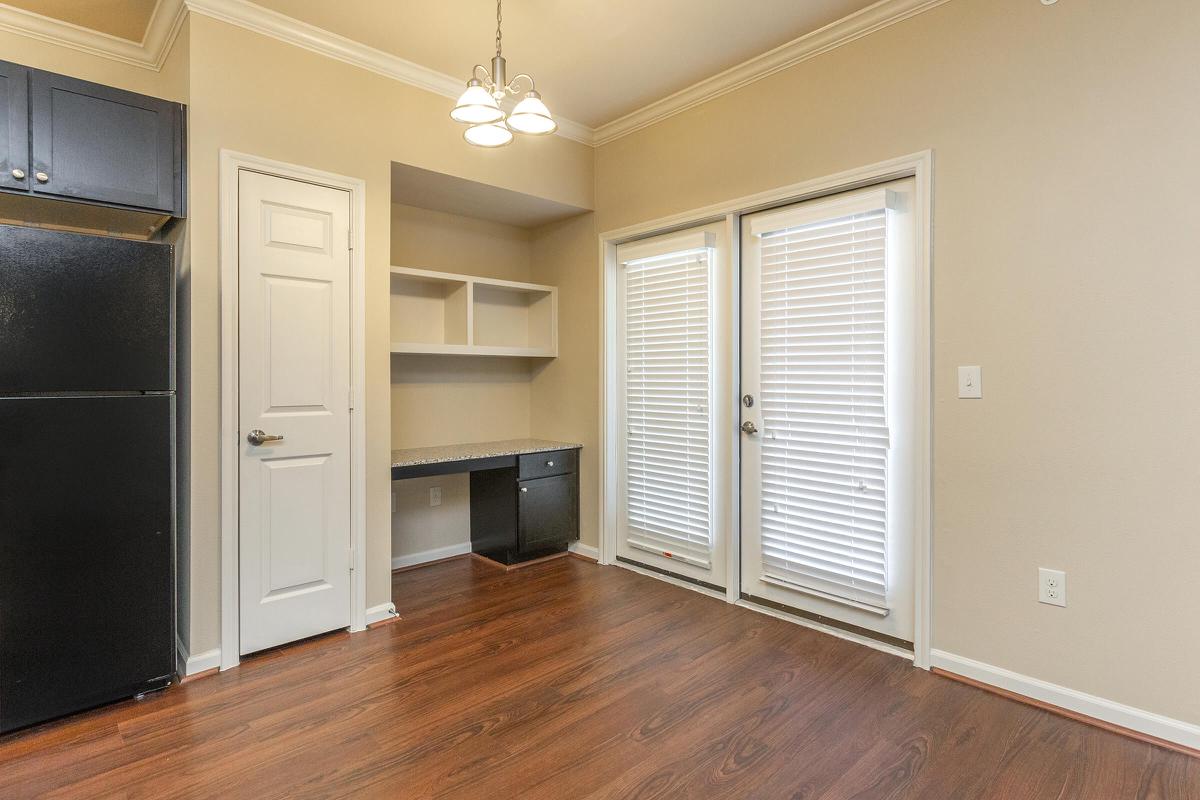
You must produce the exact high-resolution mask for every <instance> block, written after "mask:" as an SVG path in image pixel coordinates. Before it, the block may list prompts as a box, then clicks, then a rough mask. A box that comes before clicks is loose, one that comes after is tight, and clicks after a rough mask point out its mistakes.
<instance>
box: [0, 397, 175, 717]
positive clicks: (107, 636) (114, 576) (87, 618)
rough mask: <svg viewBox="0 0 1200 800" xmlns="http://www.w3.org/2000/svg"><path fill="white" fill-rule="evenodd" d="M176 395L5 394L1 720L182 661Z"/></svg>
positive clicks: (117, 695) (93, 695)
mask: <svg viewBox="0 0 1200 800" xmlns="http://www.w3.org/2000/svg"><path fill="white" fill-rule="evenodd" d="M173 404H174V398H173V397H170V396H153V397H148V396H127V397H88V398H19V399H14V398H4V399H0V443H3V444H2V446H0V730H12V729H13V728H18V727H22V726H25V725H30V724H32V723H35V722H39V721H41V720H46V719H50V718H52V717H56V716H60V715H62V714H66V713H70V712H72V711H78V710H81V709H84V708H88V707H90V706H94V705H97V704H100V703H104V702H108V701H111V700H118V699H121V698H125V697H129V696H131V695H132V694H135V693H137V692H139V691H142V690H144V689H146V688H151V687H152V686H155V685H161V684H162V683H163V680H162V679H165V678H166V677H168V676H170V675H171V673H172V672H174V664H175V658H174V652H175V634H174V620H175V612H174V597H175V593H174V543H173V539H174V537H173V529H174V526H173V517H174V512H173V498H172V475H173V469H172V456H171V450H172V446H171V442H172V437H171V431H172V428H173V421H172V417H173Z"/></svg>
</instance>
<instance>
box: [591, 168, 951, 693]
mask: <svg viewBox="0 0 1200 800" xmlns="http://www.w3.org/2000/svg"><path fill="white" fill-rule="evenodd" d="M910 177H911V178H915V179H916V183H917V188H916V198H917V206H918V207H917V208H916V209H915V211H916V213H917V273H918V274H917V282H918V287H917V303H918V308H917V316H918V324H919V326H920V328H921V331H920V338H921V339H922V340H923V341H925V342H927V343H928V346H927V347H925V348H923V349H921V350H920V351H919V354H920V357H921V363H919V364H918V365H917V368H916V379H917V382H918V385H923V386H926V387H928V389H929V391H928V392H927V393H926V394H925V397H924V400H925V402H924V404H923V408H919V409H918V415H917V417H918V419H917V423H916V427H915V430H914V439H915V440H916V442H917V448H916V449H917V453H916V460H917V462H918V464H919V465H920V467H919V468H918V469H917V470H916V476H915V478H914V483H915V484H916V491H917V501H916V503H915V512H914V520H913V532H914V537H915V538H914V541H913V563H914V575H913V600H914V604H915V609H914V612H915V613H914V615H913V665H914V666H917V667H920V668H922V669H928V668H929V666H930V664H929V658H930V650H931V649H932V631H933V607H932V595H933V582H932V581H933V575H932V568H933V550H932V539H933V527H932V526H933V503H932V446H933V438H932V431H933V427H932V413H933V403H932V397H933V385H932V364H931V362H932V353H933V340H932V338H931V337H930V325H931V323H932V318H931V316H930V311H931V306H932V304H931V292H932V285H931V283H930V274H931V273H930V270H931V265H932V246H933V241H932V233H933V225H932V216H931V215H932V210H933V202H932V200H933V151H932V150H924V151H922V152H919V153H913V154H911V155H906V156H900V157H898V158H893V159H889V160H887V161H881V162H879V163H876V164H870V165H868V166H865V167H860V168H858V169H852V170H847V171H845V172H839V173H837V174H834V175H827V176H825V177H821V178H815V179H813V180H809V181H802V182H800V183H794V184H791V185H789V186H782V187H779V188H777V189H771V190H768V191H765V192H759V193H757V194H752V195H748V196H746V197H740V198H737V199H735V200H730V201H727V202H723V203H715V204H713V205H710V206H704V207H702V208H697V209H693V210H691V211H685V212H682V213H680V214H673V215H671V216H667V217H661V218H659V219H656V220H651V221H649V222H643V223H639V224H636V225H630V226H627V227H624V228H618V229H616V230H611V231H605V232H603V233H601V234H600V237H599V238H600V265H601V270H600V306H601V307H600V319H601V320H602V323H603V324H602V325H601V328H600V442H601V443H602V444H601V447H600V558H599V561H600V563H601V564H617V563H619V562H617V560H616V552H617V514H618V509H617V497H618V496H619V493H618V491H617V481H618V479H619V464H618V463H617V457H616V448H615V443H616V436H617V435H618V420H617V418H618V415H619V413H618V412H619V409H620V398H619V397H618V396H617V395H616V387H617V386H618V383H617V380H616V377H617V375H616V369H617V365H618V363H619V361H620V358H619V354H618V352H617V320H616V317H615V315H614V314H613V313H611V312H612V310H613V309H615V308H616V307H617V305H616V299H617V294H616V293H617V245H619V244H623V243H624V242H628V241H631V240H633V239H641V238H644V237H646V236H651V235H656V234H661V233H669V232H671V231H675V230H679V229H681V228H687V227H692V226H695V225H700V224H705V223H712V222H721V221H724V222H725V225H726V230H727V232H728V235H729V236H730V242H731V243H735V246H734V247H733V248H731V252H732V257H733V259H734V261H733V265H734V268H733V269H732V270H731V272H732V273H733V274H734V275H735V276H737V277H736V278H735V280H734V287H733V297H732V302H735V303H736V305H735V306H734V309H735V313H734V315H733V320H732V323H733V326H734V328H733V333H734V334H737V333H738V332H739V331H740V319H739V312H738V309H740V286H741V277H740V276H741V270H740V268H739V266H738V265H739V263H740V253H739V251H738V250H737V247H736V243H737V242H739V241H740V224H741V220H740V218H741V215H742V214H749V213H752V212H754V211H761V210H763V209H766V208H772V207H775V206H780V205H785V204H788V203H795V202H799V201H802V200H811V199H813V198H816V197H822V196H825V195H830V194H835V193H837V192H842V191H847V190H850V189H858V188H861V187H863V186H869V185H871V184H875V183H883V182H885V181H890V180H896V179H899V178H910ZM738 352H739V348H738V347H734V356H733V359H732V360H733V362H735V363H733V364H732V365H731V367H732V368H733V370H734V371H733V372H732V374H733V375H735V376H740V375H741V364H740V362H739V360H738V355H737V353H738ZM739 382H740V380H739ZM730 397H731V402H734V403H737V402H739V398H740V393H739V391H738V387H737V386H733V387H732V391H731V392H730ZM729 435H730V436H731V437H732V438H733V439H734V440H735V441H737V442H739V445H738V446H735V447H734V448H733V450H732V452H733V463H732V464H731V465H730V468H731V470H732V474H733V475H734V476H735V477H736V476H739V475H740V474H741V468H740V464H739V463H738V453H739V452H740V449H741V448H740V439H739V437H738V433H737V431H736V430H732V431H730V434H729ZM729 483H730V485H729V487H728V489H729V497H728V501H727V502H726V504H725V505H726V513H725V514H724V515H722V516H723V520H717V521H716V524H718V525H721V526H722V527H723V531H722V533H723V535H725V536H730V535H732V533H733V532H736V531H738V530H739V520H740V516H741V502H740V498H741V485H740V480H733V481H730V482H729ZM730 515H732V516H730ZM738 543H740V537H739V538H738V540H737V541H734V540H730V541H729V546H728V547H727V548H726V551H727V553H728V576H729V577H728V588H727V590H726V593H725V599H726V600H727V601H728V602H730V603H737V604H739V605H745V601H743V600H741V599H740V595H739V591H740V576H741V548H740V546H735V544H738ZM622 566H624V565H622ZM647 574H652V573H647ZM654 577H659V576H657V575H655V576H654ZM681 585H685V586H687V585H688V584H681ZM749 607H751V608H754V609H755V610H762V609H759V608H758V607H757V606H749ZM767 613H771V614H774V615H778V613H777V612H771V611H769V610H767ZM788 619H791V620H793V621H795V622H798V623H800V624H802V625H807V626H809V627H816V628H819V629H820V630H823V631H826V632H829V633H832V634H834V635H837V636H843V637H844V638H853V639H854V640H855V641H862V642H863V643H864V644H869V645H871V646H877V644H878V643H875V642H874V641H873V640H869V639H865V638H863V639H860V638H859V637H855V636H854V635H852V634H845V633H843V632H842V631H839V630H837V629H835V628H828V627H826V626H823V625H820V624H818V623H813V622H809V621H807V620H805V619H803V618H801V617H797V616H788ZM878 646H879V648H880V649H884V650H887V651H889V652H894V648H890V647H888V646H885V645H882V644H878Z"/></svg>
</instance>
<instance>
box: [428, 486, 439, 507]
mask: <svg viewBox="0 0 1200 800" xmlns="http://www.w3.org/2000/svg"><path fill="white" fill-rule="evenodd" d="M441 504H442V487H440V486H433V487H430V489H429V505H431V506H440V505H441Z"/></svg>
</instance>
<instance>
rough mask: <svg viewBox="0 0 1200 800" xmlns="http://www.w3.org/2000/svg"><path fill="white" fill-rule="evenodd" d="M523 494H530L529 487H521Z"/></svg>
mask: <svg viewBox="0 0 1200 800" xmlns="http://www.w3.org/2000/svg"><path fill="white" fill-rule="evenodd" d="M521 494H529V487H528V486H522V487H521Z"/></svg>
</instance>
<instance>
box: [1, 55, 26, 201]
mask: <svg viewBox="0 0 1200 800" xmlns="http://www.w3.org/2000/svg"><path fill="white" fill-rule="evenodd" d="M14 171H15V172H16V175H14V174H13V173H14ZM28 172H29V70H28V69H26V68H25V67H22V66H21V65H19V64H10V63H9V62H7V61H0V187H3V188H6V189H28V188H29V175H28ZM17 175H21V177H17Z"/></svg>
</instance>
